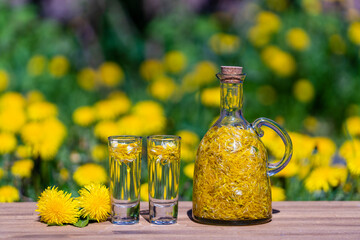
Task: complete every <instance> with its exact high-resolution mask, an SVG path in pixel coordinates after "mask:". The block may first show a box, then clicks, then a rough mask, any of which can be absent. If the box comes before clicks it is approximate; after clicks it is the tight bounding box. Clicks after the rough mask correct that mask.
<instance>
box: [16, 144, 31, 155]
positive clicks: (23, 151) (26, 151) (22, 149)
mask: <svg viewBox="0 0 360 240" xmlns="http://www.w3.org/2000/svg"><path fill="white" fill-rule="evenodd" d="M31 152H32V149H31V147H30V146H27V145H18V146H17V148H16V156H17V157H18V158H30V157H31Z"/></svg>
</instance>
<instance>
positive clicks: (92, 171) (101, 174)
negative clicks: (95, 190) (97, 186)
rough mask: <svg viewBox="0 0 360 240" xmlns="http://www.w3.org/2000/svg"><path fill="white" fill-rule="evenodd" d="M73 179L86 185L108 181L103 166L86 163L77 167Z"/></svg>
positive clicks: (80, 184) (81, 184)
mask: <svg viewBox="0 0 360 240" xmlns="http://www.w3.org/2000/svg"><path fill="white" fill-rule="evenodd" d="M73 179H74V180H75V182H76V183H77V184H78V185H79V186H85V185H88V184H90V183H106V181H107V175H106V171H105V169H104V168H103V167H102V166H100V165H97V164H95V163H86V164H84V165H82V166H80V167H78V168H77V169H76V171H75V172H74V175H73Z"/></svg>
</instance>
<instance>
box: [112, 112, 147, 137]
mask: <svg viewBox="0 0 360 240" xmlns="http://www.w3.org/2000/svg"><path fill="white" fill-rule="evenodd" d="M146 124H147V123H146V122H145V121H143V119H142V118H141V117H140V116H137V115H134V114H130V115H126V116H124V117H122V118H120V119H119V121H118V126H119V133H120V134H121V135H136V136H142V135H146V134H144V130H143V129H144V126H145V125H146Z"/></svg>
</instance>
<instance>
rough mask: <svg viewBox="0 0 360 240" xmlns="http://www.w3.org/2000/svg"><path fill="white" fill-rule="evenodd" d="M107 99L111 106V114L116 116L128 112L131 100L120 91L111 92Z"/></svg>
mask: <svg viewBox="0 0 360 240" xmlns="http://www.w3.org/2000/svg"><path fill="white" fill-rule="evenodd" d="M108 99H109V101H110V102H111V103H112V104H113V112H114V113H115V114H116V116H119V115H121V114H125V113H127V112H128V111H129V110H130V107H131V100H130V99H129V97H128V96H127V95H126V94H125V93H123V92H120V91H115V92H112V93H111V94H110V95H109V97H108Z"/></svg>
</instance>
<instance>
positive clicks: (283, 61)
mask: <svg viewBox="0 0 360 240" xmlns="http://www.w3.org/2000/svg"><path fill="white" fill-rule="evenodd" d="M261 59H262V60H263V62H264V63H265V65H266V66H267V67H269V68H270V69H271V70H272V71H273V72H274V73H276V74H277V75H279V76H281V77H288V76H291V75H292V74H293V73H294V72H295V70H296V62H295V59H294V57H293V56H292V55H290V54H289V53H287V52H285V51H283V50H281V49H280V48H278V47H275V46H268V47H266V48H265V49H264V50H263V51H262V52H261Z"/></svg>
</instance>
